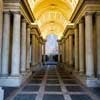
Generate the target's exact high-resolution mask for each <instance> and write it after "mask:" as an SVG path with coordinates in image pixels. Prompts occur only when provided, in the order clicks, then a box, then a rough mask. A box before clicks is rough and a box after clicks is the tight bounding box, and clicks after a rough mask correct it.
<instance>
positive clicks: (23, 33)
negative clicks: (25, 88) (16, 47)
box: [21, 19, 26, 73]
mask: <svg viewBox="0 0 100 100" xmlns="http://www.w3.org/2000/svg"><path fill="white" fill-rule="evenodd" d="M25 71H26V21H25V19H22V31H21V72H22V73H24V72H25Z"/></svg>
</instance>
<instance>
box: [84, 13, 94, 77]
mask: <svg viewBox="0 0 100 100" xmlns="http://www.w3.org/2000/svg"><path fill="white" fill-rule="evenodd" d="M85 41H86V42H85V43H86V44H85V45H86V75H87V76H88V77H94V59H93V21H92V13H86V15H85Z"/></svg>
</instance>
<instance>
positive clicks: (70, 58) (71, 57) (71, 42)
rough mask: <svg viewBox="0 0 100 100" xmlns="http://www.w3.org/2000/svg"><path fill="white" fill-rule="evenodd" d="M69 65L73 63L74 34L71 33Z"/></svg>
mask: <svg viewBox="0 0 100 100" xmlns="http://www.w3.org/2000/svg"><path fill="white" fill-rule="evenodd" d="M69 65H71V66H72V65H73V35H72V34H70V35H69Z"/></svg>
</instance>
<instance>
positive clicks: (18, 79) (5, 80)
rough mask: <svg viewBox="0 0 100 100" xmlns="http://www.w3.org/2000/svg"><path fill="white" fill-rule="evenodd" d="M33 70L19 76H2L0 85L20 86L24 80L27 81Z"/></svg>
mask: <svg viewBox="0 0 100 100" xmlns="http://www.w3.org/2000/svg"><path fill="white" fill-rule="evenodd" d="M31 74H32V72H30V73H27V75H25V76H24V75H19V76H6V77H5V76H1V77H0V86H7V87H19V86H20V85H21V84H22V83H23V82H25V81H26V80H27V79H28V78H29V77H30V76H31Z"/></svg>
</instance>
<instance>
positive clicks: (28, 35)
mask: <svg viewBox="0 0 100 100" xmlns="http://www.w3.org/2000/svg"><path fill="white" fill-rule="evenodd" d="M30 31H31V30H30V27H29V26H28V27H27V51H26V52H27V53H26V54H27V70H30Z"/></svg>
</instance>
